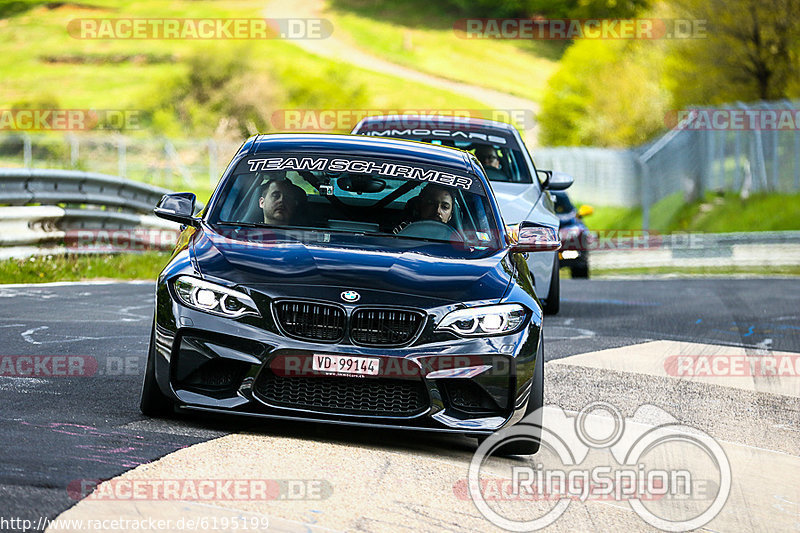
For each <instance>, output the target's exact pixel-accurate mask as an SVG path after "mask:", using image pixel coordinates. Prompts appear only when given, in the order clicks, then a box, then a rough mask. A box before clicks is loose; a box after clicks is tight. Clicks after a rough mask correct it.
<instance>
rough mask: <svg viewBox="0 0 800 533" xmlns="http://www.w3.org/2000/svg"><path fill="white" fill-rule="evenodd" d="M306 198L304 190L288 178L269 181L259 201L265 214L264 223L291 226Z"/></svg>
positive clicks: (263, 187)
mask: <svg viewBox="0 0 800 533" xmlns="http://www.w3.org/2000/svg"><path fill="white" fill-rule="evenodd" d="M305 196H306V193H305V191H304V190H303V189H301V188H300V187H298V186H297V185H295V184H294V183H292V182H291V181H289V180H288V179H286V178H277V179H276V178H273V179H270V180H268V181H267V182H266V183H264V184H263V185H262V186H261V197H260V198H259V199H258V206H259V207H260V208H261V210H262V211H263V212H264V223H265V224H271V225H284V224H291V223H292V222H293V219H294V216H295V214H296V213H297V210H298V209H297V208H298V207H299V206H300V204H301V203H302V201H303V199H305Z"/></svg>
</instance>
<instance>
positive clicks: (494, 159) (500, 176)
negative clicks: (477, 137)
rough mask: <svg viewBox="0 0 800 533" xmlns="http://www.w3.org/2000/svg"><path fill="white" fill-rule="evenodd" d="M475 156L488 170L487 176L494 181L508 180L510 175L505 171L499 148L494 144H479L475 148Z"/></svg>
mask: <svg viewBox="0 0 800 533" xmlns="http://www.w3.org/2000/svg"><path fill="white" fill-rule="evenodd" d="M475 157H477V158H478V161H480V162H481V165H483V168H484V170H486V177H487V178H489V179H490V180H493V181H507V180H508V177H507V176H506V174H505V172H503V169H502V166H501V165H500V157H499V156H498V155H497V150H495V148H494V146H491V145H488V144H482V145H479V146H478V147H477V148H475Z"/></svg>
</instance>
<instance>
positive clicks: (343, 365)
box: [311, 354, 380, 376]
mask: <svg viewBox="0 0 800 533" xmlns="http://www.w3.org/2000/svg"><path fill="white" fill-rule="evenodd" d="M311 368H312V369H313V370H318V371H320V372H326V373H331V374H356V375H359V376H377V375H378V369H379V368H380V360H379V359H374V358H372V357H351V356H349V355H317V354H314V360H313V361H312V363H311Z"/></svg>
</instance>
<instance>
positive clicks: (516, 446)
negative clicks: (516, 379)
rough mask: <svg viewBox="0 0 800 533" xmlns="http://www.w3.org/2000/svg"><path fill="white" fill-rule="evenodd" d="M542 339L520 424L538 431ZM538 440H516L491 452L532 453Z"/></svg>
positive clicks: (502, 454)
mask: <svg viewBox="0 0 800 533" xmlns="http://www.w3.org/2000/svg"><path fill="white" fill-rule="evenodd" d="M543 347H544V340H542V343H541V344H540V348H539V353H538V354H536V367H535V369H534V371H533V383H532V384H531V397H530V398H529V399H528V407H527V408H526V409H525V416H524V417H523V422H520V423H521V424H525V425H531V426H532V427H534V428H538V431H536V433H538V434H539V435H541V431H542V429H541V428H542V407H543V406H544V348H543ZM534 412H535V413H536V415H535V416H534V417H533V418H528V417H529V416H530V415H531V414H532V413H534ZM484 440H486V437H481V438H479V439H478V444H479V445H480V443H481V442H483V441H484ZM539 444H540V442H539V440H527V439H526V440H516V441H513V442H510V443H508V444H504V445H502V446H499V447H498V448H496V449H495V450H494V452H492V455H494V456H497V457H508V456H511V455H534V454H535V453H537V452H538V451H539Z"/></svg>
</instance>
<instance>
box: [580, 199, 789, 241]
mask: <svg viewBox="0 0 800 533" xmlns="http://www.w3.org/2000/svg"><path fill="white" fill-rule="evenodd" d="M585 222H586V225H587V226H588V227H589V228H590V229H592V230H598V231H602V230H638V229H641V228H642V210H641V208H638V207H637V208H625V207H602V206H597V207H595V210H594V214H593V215H591V216H589V217H587V218H586V220H585ZM650 229H651V230H653V231H659V232H662V233H671V232H675V231H689V232H706V233H729V232H740V231H788V230H800V194H775V193H762V194H755V195H753V196H751V197H750V198H748V199H747V200H743V199H741V198H739V196H737V195H736V194H733V193H726V194H724V195H719V194H712V193H709V194H706V195H705V197H704V198H703V199H702V200H700V201H696V202H692V203H688V204H687V203H685V202H684V201H683V197H682V195H681V194H680V193H678V194H675V195H672V196H668V197H666V198H664V199H662V200H661V201H660V202H658V203H656V204H655V205H654V206H653V207H652V208H651V210H650Z"/></svg>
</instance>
